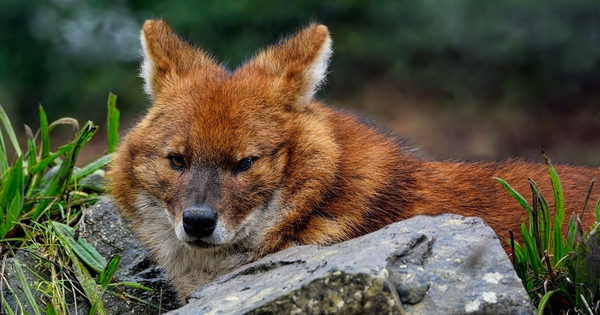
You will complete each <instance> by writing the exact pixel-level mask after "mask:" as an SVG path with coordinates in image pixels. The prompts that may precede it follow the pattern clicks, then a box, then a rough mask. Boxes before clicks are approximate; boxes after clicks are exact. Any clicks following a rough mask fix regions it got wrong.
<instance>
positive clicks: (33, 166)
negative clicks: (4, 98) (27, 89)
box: [0, 94, 149, 314]
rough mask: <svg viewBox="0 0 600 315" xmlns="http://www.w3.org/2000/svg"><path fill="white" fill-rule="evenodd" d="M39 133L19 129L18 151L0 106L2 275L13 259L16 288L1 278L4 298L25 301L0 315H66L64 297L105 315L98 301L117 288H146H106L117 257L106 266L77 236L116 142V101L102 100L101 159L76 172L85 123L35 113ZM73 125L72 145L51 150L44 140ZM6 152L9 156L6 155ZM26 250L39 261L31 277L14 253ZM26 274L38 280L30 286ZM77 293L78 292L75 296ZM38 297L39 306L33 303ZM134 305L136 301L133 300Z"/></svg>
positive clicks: (87, 129)
mask: <svg viewBox="0 0 600 315" xmlns="http://www.w3.org/2000/svg"><path fill="white" fill-rule="evenodd" d="M39 117H40V119H39V129H38V130H37V131H36V132H35V133H33V132H32V130H31V128H30V127H28V126H25V135H26V138H27V139H26V149H25V150H24V151H23V150H22V149H21V147H20V146H19V143H18V140H17V134H16V132H15V130H14V129H13V126H12V124H11V122H10V119H9V117H8V116H7V114H6V112H5V111H4V109H3V108H2V107H1V106H0V129H3V132H4V135H6V139H7V141H5V138H4V136H3V133H2V132H0V255H1V256H2V258H3V259H2V264H1V267H2V271H4V268H5V264H6V258H8V257H11V256H13V257H14V258H15V259H14V260H13V261H14V270H15V272H16V278H17V281H18V283H19V287H20V288H13V287H11V286H10V284H9V282H8V281H6V279H5V278H4V277H3V278H2V280H1V281H3V282H4V283H2V284H3V285H4V286H5V288H7V290H8V291H9V292H13V296H14V297H15V298H16V297H17V296H16V295H14V292H15V290H17V289H18V290H22V291H23V293H24V296H25V299H24V300H22V301H21V300H17V301H16V303H15V304H16V305H13V307H15V309H12V308H11V307H10V306H9V305H8V303H4V301H3V302H2V303H1V304H2V305H0V313H6V314H27V313H33V314H67V303H68V299H69V298H68V297H69V296H70V297H71V298H70V299H71V300H73V295H77V294H79V295H83V296H85V297H86V298H87V300H88V301H89V303H90V305H91V310H90V314H107V311H106V310H105V308H104V305H103V303H102V299H101V298H102V295H103V294H104V293H105V292H107V291H111V292H112V289H115V287H117V286H123V285H124V286H130V287H135V288H138V289H145V290H149V289H148V288H145V287H143V286H141V285H139V284H136V283H119V284H115V283H111V282H112V278H113V276H114V274H115V272H116V269H117V266H118V263H119V260H120V257H119V256H114V257H111V259H109V260H108V261H107V260H106V259H105V258H104V257H102V256H101V255H100V254H99V253H98V252H97V251H96V250H95V249H94V248H93V247H92V246H91V245H90V244H89V243H88V242H87V241H86V240H85V238H84V237H80V236H79V232H78V229H77V223H78V222H79V220H80V219H81V218H82V211H83V209H85V208H86V207H88V206H90V205H93V204H94V203H95V202H96V201H97V200H98V199H99V198H100V196H101V195H102V194H103V193H104V187H103V181H102V180H100V181H98V180H96V181H93V180H90V179H91V177H94V176H95V177H98V176H100V177H103V173H104V171H103V168H104V167H105V166H106V165H107V164H108V163H109V162H110V159H111V156H112V152H114V150H115V148H116V146H117V143H118V121H119V111H118V110H117V108H116V96H115V95H112V94H111V95H110V96H109V100H108V122H107V131H108V143H107V154H105V155H103V156H101V157H100V158H98V159H96V160H94V161H92V162H90V163H88V164H87V165H85V166H83V167H81V168H78V167H76V166H75V163H76V161H77V157H78V155H79V153H80V151H81V149H82V148H83V147H84V146H85V144H86V143H88V141H89V140H90V139H91V138H92V137H93V136H94V134H95V133H96V132H97V131H98V126H96V125H94V124H93V123H92V122H90V121H88V122H86V123H85V124H83V126H81V127H80V126H79V124H78V122H77V121H76V120H74V119H72V118H61V119H58V120H56V121H54V122H52V123H49V122H48V119H47V115H46V113H45V111H44V109H43V108H42V107H41V106H40V107H39ZM61 124H66V125H71V126H72V127H73V128H74V130H75V131H76V135H75V137H74V138H73V139H72V141H70V142H68V143H66V144H63V145H62V146H60V147H59V148H58V149H57V150H56V151H54V152H53V151H51V145H50V133H51V132H52V130H53V129H54V127H56V126H57V125H61ZM7 146H10V147H8V148H11V149H12V151H14V152H15V153H14V156H8V153H7V152H9V150H8V149H7ZM20 250H22V251H26V252H28V253H30V254H32V255H30V256H34V257H37V259H38V266H37V267H39V268H37V267H36V270H43V271H44V274H47V275H49V276H43V275H41V274H39V273H38V272H37V271H36V270H33V269H24V268H25V264H23V263H21V262H20V261H19V260H18V259H16V256H14V254H15V253H16V252H18V251H20ZM26 274H30V275H32V276H33V277H34V278H35V280H36V281H34V283H31V281H28V280H27V277H26ZM78 287H79V288H80V289H78ZM36 297H39V299H36ZM132 298H133V299H136V298H135V297H132Z"/></svg>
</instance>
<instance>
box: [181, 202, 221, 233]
mask: <svg viewBox="0 0 600 315" xmlns="http://www.w3.org/2000/svg"><path fill="white" fill-rule="evenodd" d="M182 223H183V229H184V231H185V233H187V234H188V235H189V236H193V237H198V238H200V237H207V236H210V235H211V234H212V233H213V231H214V230H215V228H216V227H217V212H215V211H213V210H211V209H209V208H204V207H190V208H187V209H185V210H184V211H183V216H182Z"/></svg>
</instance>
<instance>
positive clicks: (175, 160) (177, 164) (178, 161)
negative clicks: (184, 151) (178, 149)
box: [167, 154, 185, 170]
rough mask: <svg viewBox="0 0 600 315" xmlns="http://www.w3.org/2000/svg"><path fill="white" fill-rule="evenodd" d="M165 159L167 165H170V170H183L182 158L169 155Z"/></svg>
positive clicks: (183, 162) (176, 155)
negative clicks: (167, 161)
mask: <svg viewBox="0 0 600 315" xmlns="http://www.w3.org/2000/svg"><path fill="white" fill-rule="evenodd" d="M167 159H169V164H171V167H172V168H174V169H176V170H182V169H184V168H185V161H184V160H183V156H181V155H179V154H170V155H169V156H167Z"/></svg>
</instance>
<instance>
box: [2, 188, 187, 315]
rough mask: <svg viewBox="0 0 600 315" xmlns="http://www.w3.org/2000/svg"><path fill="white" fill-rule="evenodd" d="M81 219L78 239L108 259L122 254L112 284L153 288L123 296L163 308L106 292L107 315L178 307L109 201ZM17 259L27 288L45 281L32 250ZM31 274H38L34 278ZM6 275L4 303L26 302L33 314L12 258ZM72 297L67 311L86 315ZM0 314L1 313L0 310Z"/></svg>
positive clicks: (127, 290)
mask: <svg viewBox="0 0 600 315" xmlns="http://www.w3.org/2000/svg"><path fill="white" fill-rule="evenodd" d="M84 218H85V220H84V224H83V226H81V227H80V230H81V231H82V232H81V234H80V237H85V238H86V239H87V240H88V242H89V243H90V244H92V245H93V246H94V247H95V248H96V250H97V251H98V252H99V253H100V254H101V255H102V256H103V257H105V258H107V260H108V259H110V258H111V257H112V256H113V255H117V254H118V255H121V261H120V263H119V267H118V271H117V274H116V275H115V281H117V282H137V283H139V284H142V285H144V286H146V287H150V288H152V289H153V291H152V292H147V291H143V290H139V289H133V288H129V287H121V288H122V289H123V291H124V293H127V294H130V295H131V296H134V297H136V298H138V299H141V300H145V301H149V302H152V303H154V304H155V305H161V307H162V311H159V310H158V309H157V308H155V307H151V306H148V305H146V304H144V303H140V302H138V301H136V300H135V299H132V298H127V299H125V298H123V295H121V297H119V296H116V295H112V294H109V293H105V294H104V295H103V297H102V301H103V303H104V307H105V309H106V312H107V313H108V314H159V313H164V312H165V310H172V309H175V308H177V307H178V306H179V300H178V298H177V294H176V292H175V291H174V290H173V289H172V288H171V286H170V285H169V283H168V279H167V277H166V275H165V274H164V273H163V272H162V270H161V269H160V268H158V267H157V266H156V265H155V264H154V262H153V261H152V259H151V258H150V256H149V253H148V252H147V251H146V250H145V249H144V247H143V246H142V245H141V244H140V242H139V241H138V240H137V238H136V236H135V235H134V234H133V233H132V232H131V230H129V229H127V227H126V224H125V222H124V221H123V219H122V218H121V217H120V215H119V214H118V210H117V209H116V207H115V206H114V204H113V202H112V201H111V200H110V199H108V198H106V199H102V200H100V201H99V202H98V203H97V204H96V205H95V206H93V207H90V208H88V209H87V210H86V211H85V217H84ZM16 259H17V260H18V261H19V263H20V264H21V265H22V266H23V267H22V269H23V273H24V275H25V279H27V283H28V284H29V287H30V288H34V287H35V285H36V283H37V282H39V280H40V279H39V278H38V276H37V275H39V276H41V277H42V278H44V279H50V274H49V272H48V271H47V270H44V269H43V268H41V266H40V264H38V258H37V257H36V256H35V252H34V251H31V252H30V251H26V250H20V251H19V252H17V254H16ZM32 271H33V272H35V274H37V275H34V274H33V273H32ZM5 275H6V279H7V285H4V286H2V294H3V298H4V301H3V302H6V303H8V305H10V306H11V308H12V309H13V310H15V309H16V300H15V296H16V297H17V298H18V299H19V301H24V302H25V303H24V305H23V307H24V310H25V311H27V312H28V313H30V314H32V308H31V306H30V305H28V304H27V302H26V301H27V299H26V297H25V295H24V291H23V288H22V287H21V284H20V283H19V282H18V280H17V278H16V276H15V275H16V273H15V259H14V258H9V259H7V261H6V265H5ZM8 286H10V287H11V288H12V289H13V290H12V292H14V295H13V293H12V292H10V290H9V289H8ZM31 291H32V293H33V294H34V298H35V301H36V302H38V303H39V305H40V307H41V308H42V309H45V307H44V306H43V304H42V302H41V301H42V298H41V296H40V294H38V293H36V291H35V290H33V289H32V290H31ZM73 298H74V297H73V296H72V295H68V296H67V297H66V299H67V303H68V305H69V306H68V311H69V312H70V313H71V314H88V313H89V308H90V305H89V303H88V301H87V300H86V299H85V298H84V297H82V296H80V295H78V296H77V297H75V298H76V300H73ZM75 305H76V307H75ZM0 313H2V312H1V311H0Z"/></svg>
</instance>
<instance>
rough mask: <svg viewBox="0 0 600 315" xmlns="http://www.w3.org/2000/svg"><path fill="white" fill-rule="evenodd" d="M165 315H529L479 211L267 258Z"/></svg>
mask: <svg viewBox="0 0 600 315" xmlns="http://www.w3.org/2000/svg"><path fill="white" fill-rule="evenodd" d="M188 302H189V304H187V305H186V306H184V307H182V308H180V309H178V310H176V311H173V312H171V313H169V314H172V315H174V314H337V313H340V314H532V313H533V308H532V307H531V305H530V301H529V297H528V296H527V293H526V292H525V290H524V289H523V287H522V285H521V281H520V279H519V278H518V277H517V275H516V274H515V272H514V270H513V268H512V265H511V263H510V261H509V260H508V257H507V256H506V254H505V253H504V250H503V249H502V247H501V246H500V243H499V241H498V239H497V237H496V235H495V233H494V232H493V231H492V230H491V229H490V228H489V227H488V226H487V225H485V223H483V221H482V220H481V219H479V218H465V217H460V216H456V215H442V216H437V217H425V216H419V217H415V218H412V219H409V220H405V221H402V222H399V223H395V224H393V225H390V226H388V227H386V228H384V229H382V230H380V231H377V232H374V233H371V234H369V235H365V236H362V237H359V238H356V239H353V240H350V241H347V242H343V243H340V244H336V245H332V246H329V247H319V246H301V247H295V248H290V249H287V250H285V251H282V252H279V253H275V254H273V255H269V256H267V257H264V258H263V259H261V260H259V261H257V262H254V263H252V264H249V265H247V266H245V267H242V268H240V269H239V270H238V271H235V272H233V273H230V274H228V275H225V276H222V277H220V278H218V279H217V280H216V281H214V282H213V283H211V284H208V285H205V286H202V287H200V288H199V289H197V290H196V291H195V292H193V293H192V294H190V296H188Z"/></svg>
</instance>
